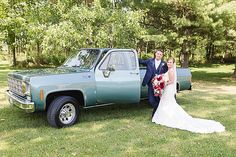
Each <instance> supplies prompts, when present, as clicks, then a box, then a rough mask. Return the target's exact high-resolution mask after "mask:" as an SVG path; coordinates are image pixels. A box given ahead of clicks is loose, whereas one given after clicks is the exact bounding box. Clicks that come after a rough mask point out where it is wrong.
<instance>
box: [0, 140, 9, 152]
mask: <svg viewBox="0 0 236 157" xmlns="http://www.w3.org/2000/svg"><path fill="white" fill-rule="evenodd" d="M0 141H1V142H0V150H6V149H8V148H10V145H9V143H8V142H6V141H3V140H0Z"/></svg>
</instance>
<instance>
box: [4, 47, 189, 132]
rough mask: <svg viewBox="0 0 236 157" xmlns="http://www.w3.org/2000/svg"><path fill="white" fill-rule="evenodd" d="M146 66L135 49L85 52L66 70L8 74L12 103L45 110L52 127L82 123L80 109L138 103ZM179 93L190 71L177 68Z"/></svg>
mask: <svg viewBox="0 0 236 157" xmlns="http://www.w3.org/2000/svg"><path fill="white" fill-rule="evenodd" d="M145 71H146V69H145V67H139V64H138V54H137V52H136V51H135V50H132V49H107V48H106V49H81V50H79V51H78V53H76V54H75V55H74V56H71V57H70V58H69V59H68V60H67V61H66V62H65V63H64V64H63V65H62V66H60V67H58V68H51V69H36V70H25V71H16V72H12V73H9V74H8V86H9V89H8V90H7V91H6V94H7V97H8V100H9V102H10V104H13V105H15V106H17V107H18V108H21V109H23V110H25V111H26V112H35V111H47V119H48V122H49V124H50V125H51V126H53V127H58V128H60V127H66V126H70V125H73V124H74V123H76V122H77V120H78V113H79V111H80V109H81V108H90V107H96V106H103V105H110V104H117V103H118V104H121V103H138V102H140V100H141V99H142V98H146V97H147V87H143V86H141V83H142V80H143V77H144V74H145ZM177 77H178V79H177V81H178V82H177V88H178V89H177V90H178V91H180V90H185V89H191V72H190V70H189V69H188V68H178V69H177Z"/></svg>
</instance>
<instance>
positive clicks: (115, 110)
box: [0, 101, 152, 132]
mask: <svg viewBox="0 0 236 157" xmlns="http://www.w3.org/2000/svg"><path fill="white" fill-rule="evenodd" d="M151 110H152V109H151V107H150V106H149V105H148V102H147V101H142V102H141V103H140V104H115V105H111V106H104V107H97V108H90V109H83V110H82V111H81V112H80V115H79V121H78V124H77V125H80V123H87V122H95V121H105V120H111V119H127V118H128V119H133V118H137V117H140V118H141V119H143V118H144V117H147V118H148V117H150V115H151ZM0 119H1V121H0V126H1V127H0V132H1V131H10V130H16V129H22V128H45V127H51V126H50V125H49V124H48V122H47V113H46V112H35V113H25V112H24V111H22V110H20V109H18V108H16V107H14V106H10V107H5V108H3V109H1V113H0ZM144 119H146V118H144Z"/></svg>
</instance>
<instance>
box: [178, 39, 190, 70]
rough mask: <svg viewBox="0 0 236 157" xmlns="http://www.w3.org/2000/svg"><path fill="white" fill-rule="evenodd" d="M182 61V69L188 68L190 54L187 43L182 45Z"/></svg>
mask: <svg viewBox="0 0 236 157" xmlns="http://www.w3.org/2000/svg"><path fill="white" fill-rule="evenodd" d="M180 60H181V67H182V68H187V67H188V63H189V53H188V52H187V43H186V42H184V43H183V45H182V48H181V55H180Z"/></svg>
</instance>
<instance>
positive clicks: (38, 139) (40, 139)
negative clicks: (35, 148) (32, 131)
mask: <svg viewBox="0 0 236 157" xmlns="http://www.w3.org/2000/svg"><path fill="white" fill-rule="evenodd" d="M42 141H43V138H42V137H37V138H34V139H32V140H30V142H31V143H38V142H42Z"/></svg>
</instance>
